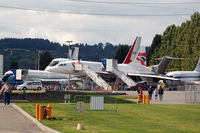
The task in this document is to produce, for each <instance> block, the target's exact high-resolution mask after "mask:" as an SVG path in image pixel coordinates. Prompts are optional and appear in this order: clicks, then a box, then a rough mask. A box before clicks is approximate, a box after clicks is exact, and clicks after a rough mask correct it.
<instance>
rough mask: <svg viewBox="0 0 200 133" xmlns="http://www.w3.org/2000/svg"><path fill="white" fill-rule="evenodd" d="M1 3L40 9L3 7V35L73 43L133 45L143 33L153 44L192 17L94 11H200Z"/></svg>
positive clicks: (25, 0) (62, 0) (21, 0)
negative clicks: (170, 27) (155, 40)
mask: <svg viewBox="0 0 200 133" xmlns="http://www.w3.org/2000/svg"><path fill="white" fill-rule="evenodd" d="M113 1H114V0H113ZM127 1H128V0H127ZM185 1H186V2H190V1H187V0H184V1H183V0H179V1H177V0H173V1H172V0H165V1H161V0H154V1H153V0H152V1H151V2H185ZM130 2H132V1H130ZM137 2H140V1H137ZM143 2H150V1H148V0H145V1H143ZM0 5H4V6H11V7H20V8H26V9H36V10H40V11H31V10H18V9H8V8H0V20H1V21H0V29H1V31H0V38H4V37H19V38H25V37H32V38H45V39H49V40H50V41H56V42H60V43H64V42H65V41H66V40H73V42H74V43H89V44H95V43H99V42H103V43H105V42H111V43H113V44H119V43H121V44H124V43H126V44H130V45H131V44H132V42H133V41H134V39H135V37H136V36H138V35H140V36H142V38H143V40H142V44H143V45H150V44H151V41H152V39H153V37H154V35H155V34H157V33H158V34H162V32H163V31H164V30H165V28H166V27H167V26H168V25H171V24H181V22H183V21H185V20H186V19H189V18H190V16H174V17H161V16H157V17H156V16H154V17H147V16H143V17H142V16H139V17H137V16H131V17H122V16H118V17H116V16H101V15H89V14H91V13H95V14H99V13H101V14H132V15H133V14H179V13H183V14H187V13H191V14H192V13H193V12H195V11H196V10H198V5H111V4H91V3H80V2H79V3H77V2H70V1H67V0H9V1H8V0H2V1H1V2H0ZM41 10H42V11H41ZM54 11H58V12H62V13H58V12H57V13H55V12H54ZM64 12H74V13H86V14H71V13H64Z"/></svg>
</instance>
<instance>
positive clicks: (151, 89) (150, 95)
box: [148, 86, 153, 100]
mask: <svg viewBox="0 0 200 133" xmlns="http://www.w3.org/2000/svg"><path fill="white" fill-rule="evenodd" d="M148 93H149V99H150V100H151V99H152V94H153V87H152V86H149V89H148Z"/></svg>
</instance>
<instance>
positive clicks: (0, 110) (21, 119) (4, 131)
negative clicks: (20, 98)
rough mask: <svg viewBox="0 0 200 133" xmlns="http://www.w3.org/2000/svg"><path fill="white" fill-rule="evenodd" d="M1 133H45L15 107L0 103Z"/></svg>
mask: <svg viewBox="0 0 200 133" xmlns="http://www.w3.org/2000/svg"><path fill="white" fill-rule="evenodd" d="M0 133H44V132H43V131H42V130H41V129H40V128H39V127H38V126H37V125H35V124H34V123H33V122H32V121H31V120H29V119H27V118H26V117H25V116H24V115H22V114H21V113H20V112H19V111H17V110H16V109H15V108H14V107H12V105H11V106H4V104H2V103H0Z"/></svg>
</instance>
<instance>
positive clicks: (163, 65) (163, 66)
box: [152, 56, 172, 74]
mask: <svg viewBox="0 0 200 133" xmlns="http://www.w3.org/2000/svg"><path fill="white" fill-rule="evenodd" d="M171 59H172V58H171V57H168V56H163V58H162V60H161V61H160V63H159V64H158V65H154V66H152V69H153V72H155V73H156V74H165V72H166V70H167V66H168V64H169V62H170V61H171Z"/></svg>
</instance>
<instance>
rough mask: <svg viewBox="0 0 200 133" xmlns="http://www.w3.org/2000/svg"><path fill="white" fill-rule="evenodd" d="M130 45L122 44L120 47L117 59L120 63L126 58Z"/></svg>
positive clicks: (116, 55)
mask: <svg viewBox="0 0 200 133" xmlns="http://www.w3.org/2000/svg"><path fill="white" fill-rule="evenodd" d="M128 51H129V46H128V45H121V47H120V48H118V50H117V52H116V54H115V59H117V60H118V63H122V62H123V61H124V59H125V58H126V55H127V54H128Z"/></svg>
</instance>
